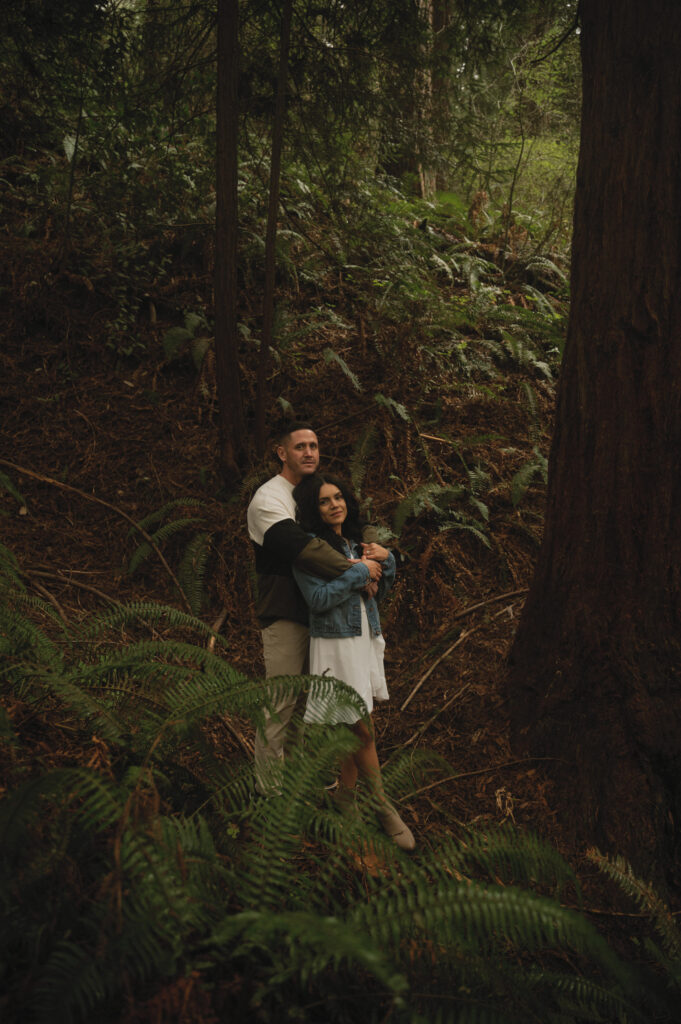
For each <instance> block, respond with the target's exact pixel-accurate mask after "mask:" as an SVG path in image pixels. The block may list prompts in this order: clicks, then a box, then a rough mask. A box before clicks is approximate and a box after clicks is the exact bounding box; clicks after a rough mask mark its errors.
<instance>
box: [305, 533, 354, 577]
mask: <svg viewBox="0 0 681 1024" xmlns="http://www.w3.org/2000/svg"><path fill="white" fill-rule="evenodd" d="M293 564H294V565H295V566H296V567H297V568H298V569H302V570H303V571H304V572H309V573H311V574H312V575H313V576H321V578H322V579H324V580H335V579H336V578H337V577H338V576H340V575H341V573H343V572H345V570H346V569H347V568H348V566H349V565H350V562H349V561H348V560H347V558H346V557H345V555H341V553H340V551H336V550H335V548H332V547H331V545H330V544H327V543H326V541H325V540H320V538H319V537H313V538H312V539H311V540H310V541H309V542H308V543H307V544H306V545H305V547H304V548H303V550H302V551H301V552H300V554H299V555H298V557H297V558H295V559H294V561H293Z"/></svg>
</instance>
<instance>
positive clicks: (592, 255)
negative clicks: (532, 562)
mask: <svg viewBox="0 0 681 1024" xmlns="http://www.w3.org/2000/svg"><path fill="white" fill-rule="evenodd" d="M581 12H582V38H581V42H582V61H583V86H584V99H583V112H582V139H581V151H580V160H579V169H578V182H577V196H576V209H575V230H574V240H573V259H572V306H571V316H570V326H569V330H568V340H567V345H566V350H565V357H564V362H563V368H562V371H561V381H560V390H559V400H558V410H557V426H556V433H555V437H554V440H553V447H552V452H551V460H550V474H549V494H548V505H547V515H546V527H545V536H544V541H543V546H542V549H541V553H540V557H539V563H538V567H537V571H536V575H535V578H534V581H533V585H532V588H531V593H530V595H529V597H528V600H527V604H526V607H525V610H524V613H523V617H522V620H521V624H520V628H519V630H518V634H517V637H516V640H515V644H514V646H513V649H512V651H511V656H510V663H509V694H510V701H511V708H512V715H513V722H514V732H515V739H516V742H517V744H518V746H519V747H524V748H525V749H528V750H529V751H530V752H531V753H533V754H536V755H542V756H545V757H551V758H556V760H555V761H553V762H549V764H550V765H551V766H552V767H551V768H550V770H551V772H552V774H553V776H554V778H555V779H556V782H557V801H558V803H557V810H558V813H559V815H560V816H561V817H562V819H563V821H564V822H565V823H566V824H567V825H568V826H569V827H571V828H572V830H573V834H574V836H575V837H576V838H577V839H578V840H580V841H582V842H598V843H599V844H601V845H602V846H605V847H606V848H608V849H609V850H611V851H615V852H619V853H622V854H624V855H626V856H628V857H629V858H630V859H631V860H632V862H633V863H634V864H635V865H636V866H637V868H638V869H639V870H643V871H649V870H655V868H656V867H659V866H664V868H665V869H666V871H667V875H668V877H670V874H671V875H673V874H675V875H676V878H677V881H678V880H679V877H680V876H681V862H679V861H678V859H677V857H678V843H679V836H680V835H681V3H669V2H668V0H647V2H646V3H643V2H642V0H618V3H613V2H612V0H582V3H581ZM675 861H676V871H675V872H674V863H675Z"/></svg>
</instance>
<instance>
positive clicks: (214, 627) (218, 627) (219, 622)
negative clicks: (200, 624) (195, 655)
mask: <svg viewBox="0 0 681 1024" xmlns="http://www.w3.org/2000/svg"><path fill="white" fill-rule="evenodd" d="M228 612H229V609H228V608H227V606H226V605H225V607H224V608H223V609H222V611H221V612H220V614H219V615H218V617H217V619H216V620H215V622H214V623H213V625H212V626H211V627H210V628H211V629H212V630H213V632H214V633H215V635H216V636H217V634H218V633H219V632H220V630H221V629H222V626H223V624H224V621H225V619H226V618H227V614H228ZM207 646H208V650H209V651H210V652H211V654H212V653H213V651H214V650H215V636H212V637H211V638H210V640H209V641H208V645H207Z"/></svg>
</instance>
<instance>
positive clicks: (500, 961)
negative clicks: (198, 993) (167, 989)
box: [0, 557, 675, 1024]
mask: <svg viewBox="0 0 681 1024" xmlns="http://www.w3.org/2000/svg"><path fill="white" fill-rule="evenodd" d="M4 565H5V566H6V569H5V570H4V575H3V576H2V579H4V585H3V599H4V605H5V607H4V608H3V615H4V619H3V622H5V623H7V626H8V629H7V632H6V633H5V634H4V639H3V644H4V647H3V653H4V654H5V656H6V657H5V662H4V665H5V666H7V667H6V668H3V674H2V677H1V678H2V686H3V690H2V692H3V695H5V696H7V695H15V694H17V693H18V694H20V695H21V700H22V701H25V702H29V703H30V702H32V703H33V705H34V714H40V713H41V709H42V708H43V706H45V702H46V701H47V702H49V709H50V716H51V717H52V718H54V716H55V714H58V715H59V716H60V717H62V718H63V717H64V716H68V721H69V722H70V723H71V729H72V730H73V733H74V736H78V734H79V733H80V735H81V737H82V739H83V742H84V743H85V742H88V740H89V738H90V737H91V736H92V733H93V731H96V733H97V735H99V736H102V737H104V738H105V739H106V740H107V742H108V743H109V748H110V756H111V767H110V769H109V770H108V771H106V772H104V771H97V770H95V769H94V768H83V767H81V768H76V767H66V768H58V769H54V770H50V771H43V770H40V766H39V765H30V763H28V762H27V768H26V769H25V770H24V771H23V772H21V771H17V772H15V773H14V774H13V775H12V777H10V778H9V779H8V780H7V792H6V793H5V796H4V798H3V799H2V801H0V831H1V832H2V835H3V843H2V846H1V847H0V958H1V959H2V961H3V963H4V965H5V967H4V975H3V986H4V995H3V1011H4V1019H6V1020H7V1021H8V1022H10V1024H18V1021H20V1020H21V1021H23V1020H25V1019H30V1020H33V1021H36V1022H37V1024H48V1022H49V1024H80V1022H84V1021H87V1020H91V1019H93V1018H100V1017H101V1018H104V1017H106V1018H108V1019H118V1018H119V1017H120V1014H121V1011H122V1004H123V999H124V995H125V998H129V996H130V995H132V996H133V997H134V995H135V993H137V994H141V992H142V991H143V990H145V991H149V989H150V988H151V989H152V990H153V988H154V987H155V986H161V985H163V984H164V983H165V981H166V980H167V979H172V978H175V977H178V976H180V975H183V974H185V973H187V972H195V974H197V975H201V976H203V977H204V978H205V979H206V981H207V983H209V984H211V985H213V986H214V987H215V988H216V991H218V992H219V991H220V989H221V986H223V985H225V984H227V983H228V981H229V979H230V977H232V976H233V977H234V978H238V979H240V980H239V982H238V986H239V991H243V992H244V997H243V1005H242V1008H243V1013H244V1017H245V1016H252V1011H253V1007H254V1006H257V1007H258V1008H259V1009H258V1013H259V1014H260V1017H261V1018H262V1019H270V1020H278V1019H284V1018H286V1019H291V1018H295V1019H299V1020H301V1021H306V1022H308V1024H312V1022H317V1021H321V1020H324V1021H327V1022H337V1024H341V1022H343V1024H345V1022H348V1024H349V1022H350V1021H354V1020H357V1019H361V1020H366V1021H373V1020H375V1021H378V1020H380V1019H384V1018H385V1017H386V1016H387V1015H389V1016H390V1019H391V1020H393V1021H395V1022H398V1024H401V1022H404V1024H407V1022H413V1021H417V1020H419V1021H421V1020H422V1021H428V1022H429V1024H430V1021H433V1020H443V1021H446V1020H451V1021H456V1022H458V1024H460V1022H461V1021H482V1020H490V1021H492V1020H498V1021H503V1022H504V1024H509V1022H512V1021H527V1020H530V1019H540V1020H542V1021H545V1022H554V1021H555V1022H556V1024H558V1022H559V1021H561V1022H573V1024H576V1022H577V1021H583V1020H597V1019H608V1020H611V1021H621V1022H622V1024H624V1022H625V1021H626V1022H629V1024H631V1022H635V1021H638V1020H641V1021H643V1020H646V1019H648V1018H646V1016H645V1011H643V1012H642V1011H641V1010H640V1007H641V1006H644V1007H645V1006H646V1003H647V1002H648V1003H651V1004H652V1001H653V999H654V998H655V996H654V995H652V994H651V993H650V992H649V991H648V988H647V987H646V986H647V984H648V983H647V982H646V981H645V979H644V980H642V979H641V975H640V974H639V972H638V971H637V970H635V969H632V968H631V966H630V965H627V966H626V967H625V966H624V965H623V964H622V963H621V962H620V961H619V960H618V958H617V957H616V956H615V954H614V953H613V952H612V951H611V950H610V949H609V947H608V946H607V945H606V943H605V942H604V940H603V939H602V938H601V937H600V936H599V934H598V933H597V932H596V931H595V929H594V928H593V927H592V926H591V925H590V924H589V923H588V921H587V920H586V919H585V918H584V917H583V916H582V915H580V914H579V913H577V912H575V911H571V910H568V909H566V908H565V907H564V906H562V905H561V903H560V898H561V894H562V892H563V891H564V889H565V888H566V887H567V888H568V890H569V892H570V893H572V891H573V890H575V889H576V882H575V878H574V875H573V874H572V872H571V871H570V869H569V868H568V866H567V865H565V863H564V862H563V861H562V859H561V858H560V857H559V856H558V854H557V853H556V852H555V851H554V850H552V849H551V848H550V847H548V846H546V845H545V844H543V843H541V842H539V840H537V839H534V838H532V837H528V836H523V835H521V834H519V833H517V832H516V831H514V830H511V829H508V828H504V829H502V830H499V831H497V832H487V833H480V832H476V831H474V830H472V831H470V832H467V833H463V834H460V835H459V836H458V838H454V837H453V836H452V837H449V838H445V839H443V840H441V841H440V842H437V841H434V842H433V843H432V845H427V844H425V843H422V845H421V848H420V849H419V850H417V852H416V854H415V855H414V856H412V857H409V856H407V855H406V854H403V853H402V852H401V851H399V850H398V849H397V848H396V847H395V846H394V845H393V844H392V843H391V841H390V840H389V839H388V838H387V837H386V836H384V835H383V834H382V833H381V832H380V830H379V829H378V828H377V827H376V824H375V817H374V810H375V808H374V807H373V801H372V794H371V793H370V792H363V791H360V792H359V794H358V806H359V815H358V816H356V817H354V816H350V817H348V818H345V817H343V816H341V815H339V814H338V813H337V812H336V811H335V810H333V809H332V808H331V807H330V806H329V803H328V799H327V797H326V796H325V793H324V790H323V788H322V785H321V782H320V776H319V772H320V769H321V768H323V767H331V766H333V765H334V764H336V763H337V761H338V759H339V758H340V757H342V756H346V755H347V753H348V752H349V751H350V750H351V749H352V747H353V745H354V744H355V743H356V739H355V738H354V736H353V735H352V734H351V733H350V732H349V731H348V730H344V729H338V728H335V729H334V728H330V727H326V726H319V727H312V728H309V729H307V730H306V732H305V736H304V739H303V740H302V741H301V742H299V743H298V744H297V745H296V746H295V747H294V748H293V749H292V750H291V752H290V756H289V757H288V758H287V760H286V763H285V766H284V769H283V773H282V774H281V777H280V784H281V795H279V796H276V797H273V798H269V799H267V800H264V799H260V800H256V799H255V798H254V793H253V780H252V769H251V765H250V764H248V763H246V762H245V761H243V760H239V761H237V763H234V759H233V758H232V759H231V760H230V759H226V758H224V757H220V756H219V754H220V751H216V750H214V749H212V747H211V744H210V742H209V739H208V737H207V734H206V733H205V732H204V731H203V728H202V727H203V725H204V723H208V722H210V721H211V720H213V719H214V717H215V716H216V715H217V716H219V715H222V714H229V715H238V716H242V717H243V719H244V720H245V719H250V720H251V721H252V722H253V723H259V722H261V721H262V715H263V710H264V709H265V708H267V707H272V706H273V705H274V703H275V702H276V701H277V700H278V698H279V697H280V696H281V695H282V693H283V692H284V691H286V692H289V693H295V694H301V695H302V694H303V692H304V691H305V690H306V689H308V688H310V687H312V688H313V689H314V690H316V691H317V694H318V695H321V696H324V697H325V698H328V699H331V700H334V701H336V702H337V703H338V705H339V706H354V707H356V709H357V710H359V711H360V712H361V711H362V710H363V708H362V707H361V706H360V705H358V704H357V697H356V695H354V693H353V691H351V690H350V689H349V688H348V687H345V686H343V685H342V684H338V683H336V682H335V681H334V680H330V679H327V678H324V677H319V678H315V677H311V678H306V677H294V678H281V679H273V680H267V681H263V680H253V679H249V678H247V677H246V676H244V675H243V674H242V673H240V672H238V671H236V670H234V669H233V668H232V667H231V666H230V665H229V663H228V661H227V660H226V659H225V657H224V654H225V652H224V647H223V646H222V647H218V650H220V654H216V653H214V652H212V651H209V650H207V649H206V647H205V646H203V644H202V643H195V642H192V641H193V640H196V639H201V640H204V639H205V637H206V636H210V635H211V631H210V630H209V629H208V628H207V627H206V626H205V625H204V624H202V623H201V622H200V621H199V620H196V619H194V618H193V617H192V616H188V615H185V614H183V613H180V612H177V611H175V610H173V609H167V608H166V609H161V608H157V607H156V606H153V605H149V604H140V605H135V606H133V607H129V608H121V607H117V608H113V609H110V610H107V611H106V612H105V613H102V614H98V615H96V616H93V617H92V618H91V619H90V620H89V621H86V622H84V623H83V624H82V625H81V626H79V627H77V628H75V627H74V629H73V630H72V631H71V634H70V636H69V638H67V639H66V640H64V641H63V642H62V640H52V639H48V638H47V637H46V636H45V635H44V634H43V630H42V628H41V626H39V625H38V624H37V623H36V622H33V621H31V619H30V618H29V616H30V614H31V611H32V609H31V607H30V606H26V607H25V609H24V611H23V613H22V614H21V615H19V616H17V623H18V625H17V626H16V627H15V628H13V629H10V628H9V625H10V624H11V620H12V616H13V614H14V613H15V612H16V610H17V607H18V603H19V602H20V601H21V600H22V599H23V594H22V592H21V589H20V586H19V584H20V580H16V579H14V576H16V573H13V567H12V562H11V559H7V558H6V557H5V559H4ZM1 573H3V570H2V568H1V567H0V574H1ZM34 611H37V612H38V613H39V614H40V615H41V616H43V614H44V609H42V608H36V609H34ZM44 621H48V620H44ZM49 621H50V622H51V621H52V620H49ZM151 623H153V624H155V626H156V627H158V625H159V624H161V623H162V624H163V625H164V626H165V632H166V636H167V639H166V640H164V641H158V640H148V639H145V638H144V635H143V631H144V630H145V629H149V625H150V624H151ZM54 626H55V629H56V624H54ZM122 627H123V628H124V629H125V631H126V633H132V634H133V635H134V636H135V637H136V639H134V641H133V642H131V643H130V644H129V645H128V646H127V647H125V646H121V645H120V631H121V628H122ZM55 635H57V634H55ZM114 635H117V636H118V637H119V646H118V647H115V648H114V649H113V650H111V649H110V648H102V645H101V640H102V638H103V637H108V638H112V637H113V636H114ZM21 742H22V738H21V731H20V730H17V731H16V733H15V735H14V743H15V745H16V746H17V749H19V747H20V744H21ZM436 769H437V765H435V764H434V763H433V762H427V761H426V762H423V764H419V761H418V759H416V760H415V759H414V758H412V757H411V756H407V755H404V756H402V757H400V758H396V759H395V760H394V762H393V763H391V765H390V766H389V770H386V772H385V780H386V786H387V787H388V791H389V793H390V796H391V797H392V798H393V799H394V800H395V801H396V802H397V803H398V804H399V802H400V799H401V797H403V796H404V794H405V793H408V792H409V791H410V790H411V789H412V788H413V785H414V777H415V773H418V772H419V771H421V770H424V771H425V770H428V771H429V772H432V771H433V770H436ZM371 851H373V853H374V854H376V855H377V856H378V857H379V861H380V864H381V869H380V872H379V873H378V874H377V875H376V876H375V877H373V876H372V875H371V874H367V873H366V872H363V871H362V870H358V869H357V864H358V863H360V864H361V863H362V858H364V857H365V855H367V854H368V853H369V852H371ZM537 890H539V891H537ZM667 950H668V952H667V954H666V955H667V956H668V957H670V958H671V957H672V956H674V955H675V954H674V951H673V949H672V947H670V946H669V945H667ZM566 954H568V955H566ZM574 958H576V959H574ZM573 962H575V963H578V964H579V968H578V969H573V967H572V966H571V964H572V963H573ZM316 1005H319V1006H320V1007H321V1006H323V1012H322V1011H321V1010H320V1011H319V1012H317V1011H316V1010H315V1009H314V1007H315V1006H316ZM660 1006H662V1011H660V1012H661V1014H662V1013H663V1011H664V1003H663V1002H662V1003H660V1001H659V1000H658V1001H657V1002H656V1003H655V1007H656V1012H658V1010H659V1009H660ZM358 1014H359V1016H358ZM659 1019H660V1020H664V1019H665V1018H664V1016H663V1015H661V1016H660V1018H659ZM670 1019H671V1018H670Z"/></svg>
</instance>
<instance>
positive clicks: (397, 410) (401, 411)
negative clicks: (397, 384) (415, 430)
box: [374, 391, 411, 423]
mask: <svg viewBox="0 0 681 1024" xmlns="http://www.w3.org/2000/svg"><path fill="white" fill-rule="evenodd" d="M374 402H375V403H376V405H381V406H383V408H384V409H387V410H388V411H389V412H390V413H391V414H392V415H393V416H395V415H397V416H399V417H400V419H402V420H404V421H405V423H409V422H410V421H411V416H410V415H409V411H408V409H407V407H406V405H402V403H401V402H396V401H395V399H394V398H389V397H388V396H387V395H383V394H381V392H380V391H379V392H377V393H376V394H375V395H374Z"/></svg>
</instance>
